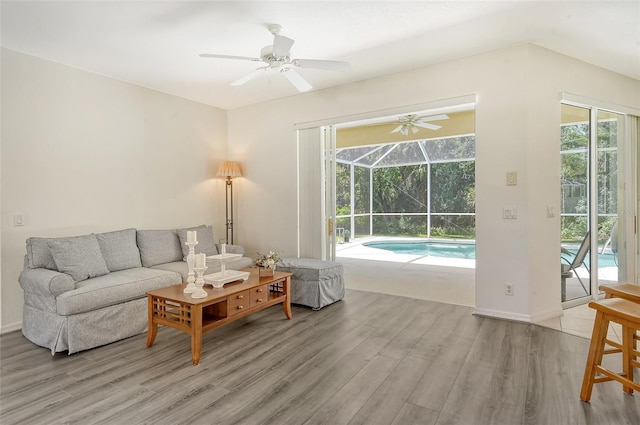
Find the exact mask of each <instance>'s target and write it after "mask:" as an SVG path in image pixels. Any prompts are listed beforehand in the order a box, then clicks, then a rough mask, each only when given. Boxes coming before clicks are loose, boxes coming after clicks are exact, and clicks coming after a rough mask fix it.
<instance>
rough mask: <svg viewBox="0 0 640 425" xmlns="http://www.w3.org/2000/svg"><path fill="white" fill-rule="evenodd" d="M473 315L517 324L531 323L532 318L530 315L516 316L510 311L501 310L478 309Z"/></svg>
mask: <svg viewBox="0 0 640 425" xmlns="http://www.w3.org/2000/svg"><path fill="white" fill-rule="evenodd" d="M473 314H475V315H477V316H483V317H491V318H493V319H507V320H513V321H515V322H525V323H531V316H529V315H528V314H516V313H511V312H508V311H499V310H485V309H482V308H476V310H475V311H474V312H473Z"/></svg>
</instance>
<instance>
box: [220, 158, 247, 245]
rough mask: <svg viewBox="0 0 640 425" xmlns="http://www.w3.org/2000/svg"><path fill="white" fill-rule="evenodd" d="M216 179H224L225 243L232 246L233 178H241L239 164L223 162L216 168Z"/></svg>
mask: <svg viewBox="0 0 640 425" xmlns="http://www.w3.org/2000/svg"><path fill="white" fill-rule="evenodd" d="M216 176H218V177H226V178H227V184H226V191H225V195H226V196H225V206H226V227H227V241H226V242H227V243H229V244H232V245H233V181H232V179H233V178H234V177H242V169H241V168H240V164H239V163H238V162H235V161H225V162H223V163H222V165H220V167H219V168H218V172H217V173H216Z"/></svg>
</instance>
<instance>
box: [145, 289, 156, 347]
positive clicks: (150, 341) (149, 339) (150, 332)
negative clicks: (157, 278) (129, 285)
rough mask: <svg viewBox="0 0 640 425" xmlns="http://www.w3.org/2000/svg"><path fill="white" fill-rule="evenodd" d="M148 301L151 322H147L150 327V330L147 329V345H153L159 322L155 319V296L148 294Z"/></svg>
mask: <svg viewBox="0 0 640 425" xmlns="http://www.w3.org/2000/svg"><path fill="white" fill-rule="evenodd" d="M147 302H148V307H147V311H148V314H149V318H148V321H149V323H148V324H147V326H148V328H149V330H148V331H147V347H151V346H152V345H153V342H154V341H155V340H156V335H158V324H157V323H155V322H154V321H153V313H154V311H153V309H154V305H153V297H152V296H151V295H147Z"/></svg>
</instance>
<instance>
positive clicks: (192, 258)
mask: <svg viewBox="0 0 640 425" xmlns="http://www.w3.org/2000/svg"><path fill="white" fill-rule="evenodd" d="M185 245H187V246H188V247H189V254H188V255H187V266H189V273H188V274H187V276H188V277H187V286H186V287H185V288H184V290H183V291H182V292H184V293H185V294H192V293H193V291H195V290H196V285H195V284H194V283H195V281H196V278H195V273H194V272H193V267H194V265H195V263H196V253H195V251H194V249H195V247H196V245H198V242H185Z"/></svg>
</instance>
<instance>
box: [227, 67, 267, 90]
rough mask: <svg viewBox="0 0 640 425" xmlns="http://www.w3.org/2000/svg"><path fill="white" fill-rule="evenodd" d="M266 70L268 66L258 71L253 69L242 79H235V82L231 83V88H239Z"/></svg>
mask: <svg viewBox="0 0 640 425" xmlns="http://www.w3.org/2000/svg"><path fill="white" fill-rule="evenodd" d="M267 69H269V67H268V66H261V67H260V68H258V69H254V70H253V71H251V72H250V73H248V74H247V75H245V76H244V77H242V78H239V79H237V80H236V81H234V82H233V83H231V85H232V86H241V85H243V84H244V83H246V82H247V81H249V80H252V79H254V78H256V77H257V76H258V75H260V74H262V73H263V72H265V71H266V70H267Z"/></svg>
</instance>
